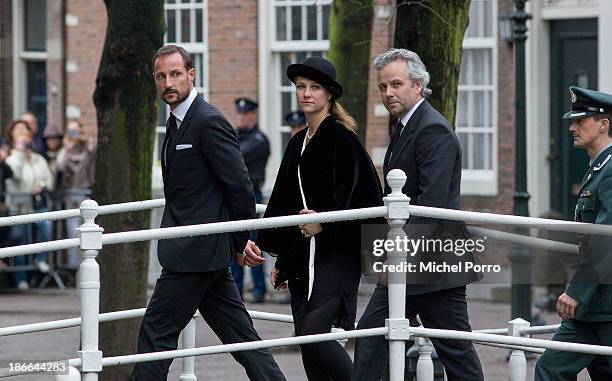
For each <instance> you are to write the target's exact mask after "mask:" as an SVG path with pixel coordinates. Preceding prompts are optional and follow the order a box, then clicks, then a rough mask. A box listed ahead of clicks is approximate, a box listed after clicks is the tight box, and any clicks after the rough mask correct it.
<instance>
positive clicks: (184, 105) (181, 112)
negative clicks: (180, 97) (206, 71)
mask: <svg viewBox="0 0 612 381" xmlns="http://www.w3.org/2000/svg"><path fill="white" fill-rule="evenodd" d="M197 95H198V91H197V90H196V89H195V88H193V89H191V91H190V92H189V95H188V96H187V99H185V100H184V101H182V102H181V103H180V104H179V105H178V106H176V108H175V109H174V111H172V114H174V117H175V118H176V119H178V121H180V122H182V121H183V119H185V115H186V114H187V111H188V110H189V107H191V104H192V103H193V100H194V99H195V98H196V96H197ZM168 116H169V115H168ZM178 121H177V122H178Z"/></svg>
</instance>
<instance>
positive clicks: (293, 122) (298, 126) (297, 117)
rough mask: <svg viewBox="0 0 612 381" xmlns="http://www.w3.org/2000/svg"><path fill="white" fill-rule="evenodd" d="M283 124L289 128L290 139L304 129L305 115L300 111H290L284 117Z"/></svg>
mask: <svg viewBox="0 0 612 381" xmlns="http://www.w3.org/2000/svg"><path fill="white" fill-rule="evenodd" d="M285 123H286V124H287V125H289V127H291V130H290V131H289V134H290V135H291V136H290V137H293V135H295V134H297V133H298V132H300V131H301V130H303V129H304V128H306V115H304V113H303V112H302V111H291V112H290V113H289V114H287V115H285Z"/></svg>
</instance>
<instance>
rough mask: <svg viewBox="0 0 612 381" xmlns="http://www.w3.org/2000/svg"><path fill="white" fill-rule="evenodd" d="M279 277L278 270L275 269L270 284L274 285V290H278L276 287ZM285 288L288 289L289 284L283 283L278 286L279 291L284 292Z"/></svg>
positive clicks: (271, 274)
mask: <svg viewBox="0 0 612 381" xmlns="http://www.w3.org/2000/svg"><path fill="white" fill-rule="evenodd" d="M277 276H278V269H277V268H276V267H274V268H273V269H272V271H271V272H270V283H272V288H277V287H276V277H277ZM285 288H287V282H283V283H281V284H280V285H279V286H278V289H280V290H284V289H285Z"/></svg>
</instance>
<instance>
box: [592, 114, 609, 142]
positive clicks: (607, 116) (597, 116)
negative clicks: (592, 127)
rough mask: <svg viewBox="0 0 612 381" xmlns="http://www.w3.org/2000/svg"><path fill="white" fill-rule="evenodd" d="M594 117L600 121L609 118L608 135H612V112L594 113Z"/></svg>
mask: <svg viewBox="0 0 612 381" xmlns="http://www.w3.org/2000/svg"><path fill="white" fill-rule="evenodd" d="M593 119H595V120H596V121H598V122H599V121H600V120H602V119H608V136H610V137H612V114H597V115H593Z"/></svg>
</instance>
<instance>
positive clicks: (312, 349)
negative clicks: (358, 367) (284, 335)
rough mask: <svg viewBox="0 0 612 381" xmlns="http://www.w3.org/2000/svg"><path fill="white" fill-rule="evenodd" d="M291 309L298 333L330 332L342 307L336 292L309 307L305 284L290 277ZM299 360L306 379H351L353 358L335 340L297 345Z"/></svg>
mask: <svg viewBox="0 0 612 381" xmlns="http://www.w3.org/2000/svg"><path fill="white" fill-rule="evenodd" d="M289 291H290V292H291V312H292V314H293V325H294V327H295V334H296V335H297V336H307V335H316V334H319V333H329V332H330V331H331V329H332V325H333V323H334V321H336V320H337V319H338V316H339V314H340V311H341V310H342V309H343V308H344V302H343V299H342V298H341V297H340V296H339V295H337V296H332V297H330V298H329V299H327V300H326V301H325V302H324V303H322V304H321V305H320V306H318V307H317V308H314V309H309V308H308V307H309V306H308V303H307V301H306V300H307V298H308V288H307V286H306V285H304V284H302V283H299V282H297V281H289ZM300 351H301V353H302V363H303V364H304V370H305V371H306V377H307V378H308V380H309V381H350V380H351V369H352V367H353V362H352V361H351V357H350V356H349V354H348V353H347V352H346V349H344V347H343V346H342V345H340V343H338V342H337V341H335V340H334V341H322V342H318V343H311V344H302V345H300Z"/></svg>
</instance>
